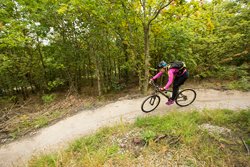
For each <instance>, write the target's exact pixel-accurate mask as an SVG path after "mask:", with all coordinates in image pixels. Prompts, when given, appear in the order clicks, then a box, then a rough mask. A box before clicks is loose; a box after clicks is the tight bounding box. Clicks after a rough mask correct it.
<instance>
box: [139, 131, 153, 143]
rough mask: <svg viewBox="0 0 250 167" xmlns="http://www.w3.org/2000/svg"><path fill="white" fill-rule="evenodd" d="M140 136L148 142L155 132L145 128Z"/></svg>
mask: <svg viewBox="0 0 250 167" xmlns="http://www.w3.org/2000/svg"><path fill="white" fill-rule="evenodd" d="M141 136H142V138H143V140H144V141H146V143H148V142H149V141H152V140H153V139H154V138H155V137H156V134H155V132H153V131H151V130H145V131H143V132H142V134H141Z"/></svg>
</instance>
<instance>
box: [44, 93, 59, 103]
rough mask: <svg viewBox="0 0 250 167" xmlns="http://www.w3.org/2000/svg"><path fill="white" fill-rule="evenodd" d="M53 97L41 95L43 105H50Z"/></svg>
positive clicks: (51, 95) (52, 95)
mask: <svg viewBox="0 0 250 167" xmlns="http://www.w3.org/2000/svg"><path fill="white" fill-rule="evenodd" d="M55 97H56V96H55V95H54V94H48V95H43V96H42V100H43V102H44V103H46V104H48V103H51V102H53V101H54V100H55Z"/></svg>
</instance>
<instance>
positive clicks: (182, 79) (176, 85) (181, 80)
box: [171, 71, 188, 100]
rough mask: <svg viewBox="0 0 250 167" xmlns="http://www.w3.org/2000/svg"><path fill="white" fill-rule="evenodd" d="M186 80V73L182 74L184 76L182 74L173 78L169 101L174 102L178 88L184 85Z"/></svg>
mask: <svg viewBox="0 0 250 167" xmlns="http://www.w3.org/2000/svg"><path fill="white" fill-rule="evenodd" d="M187 79H188V71H186V72H184V74H182V75H181V76H179V77H177V76H176V77H175V79H174V83H173V94H172V97H171V99H172V100H175V98H176V96H177V94H178V92H179V88H180V86H181V85H182V84H184V82H185V81H186V80H187Z"/></svg>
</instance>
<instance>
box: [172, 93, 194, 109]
mask: <svg viewBox="0 0 250 167" xmlns="http://www.w3.org/2000/svg"><path fill="white" fill-rule="evenodd" d="M195 98H196V92H195V91H194V90H193V89H184V90H182V91H180V92H179V94H178V96H177V99H176V100H175V102H176V104H177V105H179V106H181V107H184V106H188V105H190V104H191V103H193V101H194V100H195Z"/></svg>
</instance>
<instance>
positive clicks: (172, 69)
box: [150, 61, 188, 105]
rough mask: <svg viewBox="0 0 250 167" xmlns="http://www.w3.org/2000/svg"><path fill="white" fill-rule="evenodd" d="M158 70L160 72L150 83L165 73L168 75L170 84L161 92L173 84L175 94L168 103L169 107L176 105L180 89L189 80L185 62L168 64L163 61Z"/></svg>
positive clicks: (162, 89)
mask: <svg viewBox="0 0 250 167" xmlns="http://www.w3.org/2000/svg"><path fill="white" fill-rule="evenodd" d="M158 69H160V71H159V72H158V73H157V74H156V75H155V76H154V77H153V78H151V79H150V83H151V82H153V81H154V80H155V79H157V78H159V77H161V76H162V74H163V73H165V72H166V73H167V74H168V82H167V84H166V85H165V86H164V87H163V88H160V90H161V91H164V90H168V89H169V87H170V86H171V84H172V83H173V94H172V97H171V98H169V100H168V101H167V102H166V104H167V105H171V104H173V103H174V100H175V98H176V96H177V94H178V92H179V87H180V86H181V85H182V84H184V82H185V81H186V80H187V78H188V71H187V69H186V65H185V63H184V62H181V61H175V62H171V63H169V64H167V63H166V62H165V61H161V62H160V63H159V65H158Z"/></svg>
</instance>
